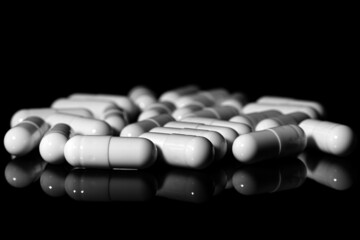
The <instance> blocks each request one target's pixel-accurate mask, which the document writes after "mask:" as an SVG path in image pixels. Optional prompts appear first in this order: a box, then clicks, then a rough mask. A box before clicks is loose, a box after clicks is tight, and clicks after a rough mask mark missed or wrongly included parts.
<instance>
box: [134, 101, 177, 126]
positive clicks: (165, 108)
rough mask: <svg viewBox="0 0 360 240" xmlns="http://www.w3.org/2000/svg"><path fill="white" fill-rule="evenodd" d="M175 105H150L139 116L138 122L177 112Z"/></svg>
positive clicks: (166, 103)
mask: <svg viewBox="0 0 360 240" xmlns="http://www.w3.org/2000/svg"><path fill="white" fill-rule="evenodd" d="M175 108H176V107H175V105H174V104H173V103H171V102H157V103H153V104H151V105H149V106H148V107H147V108H146V109H144V111H143V112H142V113H141V114H140V115H139V117H138V121H142V120H145V119H148V118H152V117H156V116H159V115H161V114H165V113H167V114H171V113H172V112H173V111H174V110H175Z"/></svg>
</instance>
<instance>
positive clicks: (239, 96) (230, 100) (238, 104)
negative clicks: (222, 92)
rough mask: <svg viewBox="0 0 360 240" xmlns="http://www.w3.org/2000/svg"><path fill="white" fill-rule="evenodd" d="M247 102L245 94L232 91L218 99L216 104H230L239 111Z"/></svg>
mask: <svg viewBox="0 0 360 240" xmlns="http://www.w3.org/2000/svg"><path fill="white" fill-rule="evenodd" d="M246 103H247V100H246V96H245V95H244V94H243V93H240V92H238V93H233V94H231V95H230V96H228V97H225V98H223V99H220V100H219V101H218V105H220V106H231V107H233V108H235V109H236V110H237V111H238V112H239V113H240V112H241V110H242V109H243V107H244V106H245V104H246Z"/></svg>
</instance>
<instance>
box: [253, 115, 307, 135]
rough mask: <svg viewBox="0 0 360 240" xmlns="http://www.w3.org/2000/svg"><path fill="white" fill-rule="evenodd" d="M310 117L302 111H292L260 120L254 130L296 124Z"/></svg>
mask: <svg viewBox="0 0 360 240" xmlns="http://www.w3.org/2000/svg"><path fill="white" fill-rule="evenodd" d="M308 118H310V117H309V115H307V114H305V113H303V112H293V113H289V114H285V115H280V116H277V117H273V118H266V119H264V120H261V121H260V122H259V123H258V124H257V125H256V128H255V130H256V131H261V130H264V129H268V128H274V127H279V126H283V125H290V124H293V125H298V124H299V123H300V122H302V121H303V120H305V119H308Z"/></svg>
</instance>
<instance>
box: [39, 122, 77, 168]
mask: <svg viewBox="0 0 360 240" xmlns="http://www.w3.org/2000/svg"><path fill="white" fill-rule="evenodd" d="M70 134H71V128H70V126H69V125H67V124H63V123H58V124H55V125H54V126H53V127H52V128H51V129H50V130H49V131H48V132H47V133H46V134H45V136H44V137H43V138H42V139H41V141H40V145H39V151H40V155H41V157H42V158H43V159H44V160H45V161H46V162H48V163H52V164H60V163H63V162H65V157H64V146H65V144H66V142H67V141H68V140H69V138H70Z"/></svg>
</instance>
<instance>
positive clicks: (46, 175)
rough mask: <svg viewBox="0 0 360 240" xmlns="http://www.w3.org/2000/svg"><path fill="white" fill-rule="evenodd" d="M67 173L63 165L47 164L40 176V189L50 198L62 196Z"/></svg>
mask: <svg viewBox="0 0 360 240" xmlns="http://www.w3.org/2000/svg"><path fill="white" fill-rule="evenodd" d="M68 171H69V170H68V169H66V168H65V167H64V165H51V164H48V165H47V166H46V168H45V170H44V171H43V172H42V174H41V176H40V186H41V189H42V190H43V191H44V192H45V193H46V194H47V195H49V196H51V197H61V196H64V195H65V194H66V192H65V179H66V176H67V174H68Z"/></svg>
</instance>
